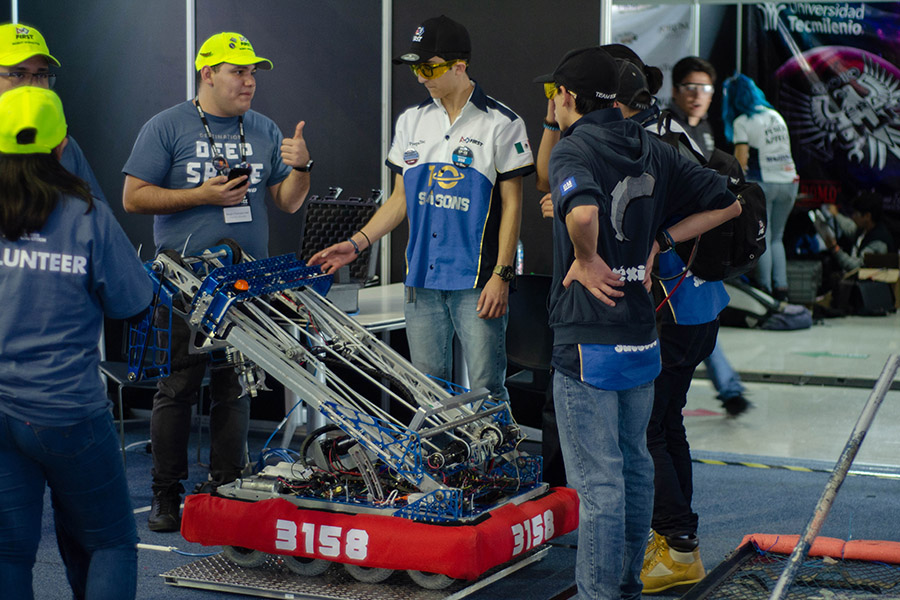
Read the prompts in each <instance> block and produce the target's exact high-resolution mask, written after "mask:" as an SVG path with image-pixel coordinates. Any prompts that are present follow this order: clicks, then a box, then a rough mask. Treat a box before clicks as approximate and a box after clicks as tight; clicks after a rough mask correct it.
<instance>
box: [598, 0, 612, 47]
mask: <svg viewBox="0 0 900 600" xmlns="http://www.w3.org/2000/svg"><path fill="white" fill-rule="evenodd" d="M610 42H612V0H600V45H601V46H602V45H605V44H609V43H610Z"/></svg>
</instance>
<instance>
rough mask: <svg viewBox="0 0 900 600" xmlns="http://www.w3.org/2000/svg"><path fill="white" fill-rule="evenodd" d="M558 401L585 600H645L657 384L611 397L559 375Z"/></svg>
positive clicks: (578, 570) (578, 574)
mask: <svg viewBox="0 0 900 600" xmlns="http://www.w3.org/2000/svg"><path fill="white" fill-rule="evenodd" d="M553 399H554V402H555V403H556V419H557V423H558V425H559V437H560V442H561V444H562V449H563V456H564V458H565V463H566V476H567V478H568V482H569V485H570V486H571V487H573V488H575V490H576V491H577V492H578V498H579V501H580V507H579V513H578V517H579V524H578V554H577V557H576V559H575V582H576V583H577V585H578V598H580V599H583V600H588V599H589V600H612V599H615V600H618V599H619V598H622V599H624V600H632V599H638V598H640V596H641V589H642V585H641V579H640V575H641V566H642V565H643V560H644V548H645V545H646V542H647V534H648V532H649V531H650V519H651V515H652V513H653V461H652V459H651V458H650V452H649V451H648V450H647V424H648V422H649V420H650V411H651V408H652V406H653V382H649V383H645V384H643V385H640V386H637V387H634V388H631V389H627V390H620V391H607V390H601V389H599V388H595V387H593V386H590V385H588V384H586V383H582V382H581V381H578V380H577V379H574V378H572V377H569V376H567V375H565V374H563V373H560V372H559V371H556V373H555V374H554V376H553Z"/></svg>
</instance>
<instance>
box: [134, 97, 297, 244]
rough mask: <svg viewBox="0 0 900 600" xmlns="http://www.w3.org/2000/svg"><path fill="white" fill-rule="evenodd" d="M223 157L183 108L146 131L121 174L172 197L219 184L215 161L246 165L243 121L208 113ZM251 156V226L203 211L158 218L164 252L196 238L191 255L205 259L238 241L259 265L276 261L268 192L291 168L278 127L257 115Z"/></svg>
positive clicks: (213, 209)
mask: <svg viewBox="0 0 900 600" xmlns="http://www.w3.org/2000/svg"><path fill="white" fill-rule="evenodd" d="M206 118H207V120H208V121H209V128H210V131H211V132H212V136H213V139H214V140H215V142H216V147H217V149H216V150H211V149H210V147H209V138H207V136H206V132H205V130H204V129H203V124H202V122H201V121H200V116H199V115H198V114H197V108H196V107H195V106H194V104H193V103H192V102H190V101H186V102H182V103H181V104H178V105H176V106H173V107H172V108H170V109H168V110H164V111H163V112H161V113H159V114H158V115H156V116H155V117H153V118H152V119H150V120H149V121H147V123H146V124H144V127H143V128H141V131H140V133H139V134H138V137H137V140H135V142H134V148H133V149H132V151H131V156H130V157H129V158H128V162H126V163H125V166H124V167H123V169H122V171H123V172H124V173H125V174H127V175H131V176H133V177H137V178H138V179H141V180H143V181H146V182H147V183H150V184H152V185H156V186H159V187H163V188H166V189H189V188H194V187H198V186H200V185H202V184H203V182H204V181H206V180H207V179H211V178H213V177H216V176H217V172H216V169H215V168H214V167H213V163H212V159H213V158H214V157H215V156H216V155H218V154H219V153H221V155H222V156H224V157H225V159H226V160H227V161H228V163H229V165H230V166H232V167H234V166H237V164H238V163H240V161H241V151H240V130H239V124H238V117H216V116H214V115H210V114H208V113H207V115H206ZM243 118H244V136H245V139H246V150H245V155H246V158H247V162H248V163H249V164H250V168H251V169H252V173H251V174H250V187H249V190H248V191H247V194H248V197H249V200H250V213H251V215H252V220H251V221H249V222H243V223H226V222H225V212H224V209H223V207H221V206H212V205H205V206H197V207H194V208H190V209H187V210H183V211H180V212H177V213H172V214H168V215H155V216H154V217H153V239H154V242H155V243H156V250H157V252H158V251H160V250H164V249H171V250H177V251H178V252H179V253H181V252H182V249H183V248H184V243H185V240H187V239H188V237H190V242H189V243H188V245H187V252H186V253H187V254H198V253H200V252H202V251H203V250H205V249H206V248H209V247H211V246H214V245H216V244H217V243H218V242H219V240H221V239H222V238H231V239H233V240H234V241H236V242H237V243H238V244H239V245H240V246H241V248H243V249H244V250H246V251H247V252H248V253H249V254H250V255H252V256H253V257H254V258H265V257H266V256H268V255H269V218H268V214H267V209H266V202H265V199H266V189H267V188H269V187H271V186H273V185H276V184H278V183H281V182H282V181H284V180H285V179H286V178H287V176H288V175H290V173H291V167H289V166H287V165H286V164H284V161H282V160H281V141H282V135H281V131H280V130H279V129H278V126H277V125H275V123H274V122H273V121H272V120H271V119H269V118H268V117H265V116H263V115H261V114H259V113H258V112H254V111H252V110H249V111H247V112H246V113H245V114H244V115H243Z"/></svg>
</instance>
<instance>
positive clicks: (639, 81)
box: [616, 59, 653, 110]
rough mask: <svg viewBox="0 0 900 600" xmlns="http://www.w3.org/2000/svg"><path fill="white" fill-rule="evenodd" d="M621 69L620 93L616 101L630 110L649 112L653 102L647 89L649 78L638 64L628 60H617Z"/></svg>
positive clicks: (617, 94)
mask: <svg viewBox="0 0 900 600" xmlns="http://www.w3.org/2000/svg"><path fill="white" fill-rule="evenodd" d="M616 64H617V65H618V67H619V91H618V92H617V93H616V101H617V102H618V103H619V104H624V105H625V106H627V107H629V108H634V109H636V110H647V109H648V108H650V103H651V102H653V95H652V94H651V93H650V90H649V89H648V87H647V78H646V77H644V72H643V71H642V70H641V68H640V67H638V66H637V65H636V64H634V63H633V62H631V61H630V60H626V59H616Z"/></svg>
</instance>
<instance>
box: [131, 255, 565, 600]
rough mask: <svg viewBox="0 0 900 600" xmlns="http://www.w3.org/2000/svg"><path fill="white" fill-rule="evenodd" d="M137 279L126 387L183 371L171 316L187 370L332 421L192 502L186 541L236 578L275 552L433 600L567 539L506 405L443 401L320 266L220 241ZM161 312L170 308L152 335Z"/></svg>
mask: <svg viewBox="0 0 900 600" xmlns="http://www.w3.org/2000/svg"><path fill="white" fill-rule="evenodd" d="M145 268H146V270H147V273H148V275H149V276H150V278H151V279H152V280H153V282H154V285H155V290H156V295H155V300H154V309H153V312H152V313H151V314H148V315H147V316H146V317H145V318H144V319H143V321H142V322H141V323H140V324H138V325H135V326H133V327H132V328H131V330H130V332H129V378H130V379H132V380H140V379H151V378H157V377H163V376H166V375H168V374H169V373H171V371H172V369H177V368H178V367H179V365H177V364H175V365H173V364H171V360H170V356H171V354H170V347H169V332H168V328H170V327H171V319H172V318H182V319H184V320H185V321H186V322H187V323H188V325H189V326H190V328H191V330H192V332H193V336H192V340H193V342H192V348H191V354H192V355H191V356H190V357H189V358H190V359H192V360H212V361H214V362H218V363H219V365H218V366H219V367H223V366H227V367H231V368H234V369H236V370H237V371H238V373H239V374H240V376H241V380H242V383H243V385H244V388H245V391H247V392H248V393H250V394H251V395H252V396H255V395H256V394H257V392H258V391H259V390H260V389H264V385H265V383H264V382H265V376H266V375H268V376H270V377H274V378H275V379H276V380H278V381H279V382H281V383H282V384H283V385H284V386H285V388H286V389H288V390H290V391H291V392H293V393H294V394H296V395H297V397H299V398H302V401H303V402H304V403H305V404H306V406H307V410H309V411H316V412H317V413H319V414H320V415H322V416H323V417H324V419H325V420H327V422H328V424H327V425H325V426H323V427H320V428H317V429H315V430H314V431H311V432H309V433H308V435H307V436H306V438H305V439H304V441H303V443H302V445H301V447H300V450H299V451H294V450H290V449H266V450H264V452H263V453H262V454H261V458H260V461H259V462H258V463H257V465H256V468H255V469H254V472H253V473H252V474H248V475H246V476H244V477H242V478H240V479H238V480H236V481H234V482H233V483H230V484H227V485H224V486H220V487H219V488H218V489H217V490H216V492H214V493H213V494H194V495H191V496H188V497H187V499H186V501H185V506H184V511H183V516H182V535H183V536H184V537H185V539H187V540H188V541H192V542H198V543H201V544H205V545H221V546H223V547H224V553H225V556H226V557H227V558H228V559H229V560H231V561H233V562H234V563H236V564H238V565H241V566H244V567H254V566H259V565H261V564H262V563H263V562H265V561H266V560H268V558H269V555H271V554H275V555H279V556H280V559H281V560H283V561H284V564H285V566H287V568H289V569H290V570H291V571H293V572H295V573H298V574H300V575H305V576H315V575H320V574H322V573H324V572H325V571H326V570H328V569H329V568H332V567H333V565H334V564H335V563H340V564H341V565H342V566H343V568H344V569H345V570H346V571H347V572H348V573H349V574H350V575H351V576H352V577H353V578H355V579H357V580H359V581H365V582H370V583H371V582H378V581H382V580H384V579H386V578H387V577H388V576H390V575H391V573H392V572H393V571H394V570H398V569H399V570H406V571H407V572H408V573H409V574H410V577H412V579H413V581H415V582H416V583H418V584H419V585H421V586H423V587H426V588H430V589H440V588H443V587H446V586H447V585H450V584H451V583H452V582H453V581H454V580H455V579H468V580H472V579H476V578H478V577H479V576H480V575H482V574H483V573H485V572H486V571H488V570H489V569H492V568H493V567H495V566H498V565H501V564H504V563H506V562H509V561H512V560H514V559H516V558H517V557H520V556H525V555H526V554H528V553H529V552H531V551H533V550H534V549H535V548H538V547H540V546H542V545H543V544H545V543H546V542H547V541H549V540H551V539H553V538H554V537H558V536H560V535H563V534H565V533H568V532H570V531H572V530H574V529H575V528H576V527H577V524H578V498H577V495H576V494H575V492H574V491H573V490H570V489H567V488H553V489H549V488H548V486H547V484H545V483H542V482H541V459H540V457H535V456H529V455H528V454H526V453H524V452H522V451H520V450H519V449H518V446H519V444H520V443H521V441H522V440H523V439H524V436H523V434H522V431H521V430H520V428H519V427H518V426H517V424H516V423H515V421H514V419H513V417H512V414H511V411H510V407H509V404H508V403H507V402H505V401H499V400H497V399H495V398H492V397H490V395H489V394H488V392H487V390H484V389H481V390H472V391H466V392H463V393H457V394H454V393H451V392H450V391H448V390H446V389H445V388H444V387H442V386H440V385H438V384H437V383H436V382H435V381H433V380H431V379H430V378H428V377H426V376H425V375H424V374H422V373H421V372H419V371H417V370H416V369H415V368H414V367H413V366H412V365H411V364H410V363H409V362H408V361H407V360H406V359H405V358H403V357H402V356H401V355H400V354H398V353H397V352H395V351H394V350H393V349H392V348H390V347H389V346H387V345H386V344H385V343H383V342H382V341H381V340H380V339H378V338H377V337H376V336H374V335H372V334H371V333H370V332H368V331H367V330H366V329H365V328H363V327H362V326H360V325H359V324H358V323H356V321H354V320H353V319H352V318H350V317H349V316H347V315H346V314H345V313H344V312H343V311H341V310H340V309H338V308H337V307H336V306H335V305H333V304H332V303H331V302H329V301H328V299H327V298H325V295H326V294H327V292H328V289H329V287H330V285H331V276H330V275H323V274H322V273H321V271H320V270H319V269H318V267H308V266H307V265H305V264H304V263H303V262H302V261H301V260H299V259H297V258H296V257H295V256H293V255H284V256H276V257H272V258H268V259H262V260H253V259H252V257H249V256H245V255H244V254H243V252H242V251H241V249H240V247H239V246H238V245H237V244H235V243H234V242H233V241H230V240H223V241H222V242H221V243H220V244H219V245H217V246H215V247H213V248H210V249H208V250H206V251H204V252H203V253H201V254H200V255H199V256H188V257H183V256H180V255H178V254H177V253H176V252H172V251H166V252H163V253H161V254H159V255H158V256H157V257H156V258H155V259H154V260H153V261H150V262H148V263H146V265H145ZM176 299H177V300H178V301H177V302H174V305H173V300H176ZM178 306H183V307H186V309H185V310H179V309H178V308H177V307H178ZM159 307H166V308H168V309H169V310H168V314H169V320H168V322H167V323H163V324H162V325H160V324H159V323H158V322H157V319H156V315H155V313H156V312H157V311H158V309H159ZM348 374H350V375H352V379H353V380H354V381H363V382H365V384H366V385H365V386H358V385H357V386H354V385H351V384H350V383H348V381H347V380H349V379H351V377H350V376H349V375H348ZM359 388H365V389H366V390H372V389H374V390H376V393H374V394H372V393H371V391H370V392H369V393H366V391H365V390H362V389H359ZM373 396H374V397H375V398H374V399H373ZM385 398H386V399H387V400H388V402H385V401H384V399H385ZM385 405H388V406H393V407H394V410H388V409H386V408H385ZM398 407H399V408H398ZM295 408H296V407H295ZM397 413H403V414H404V415H406V418H401V417H398V416H396V415H397Z"/></svg>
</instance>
